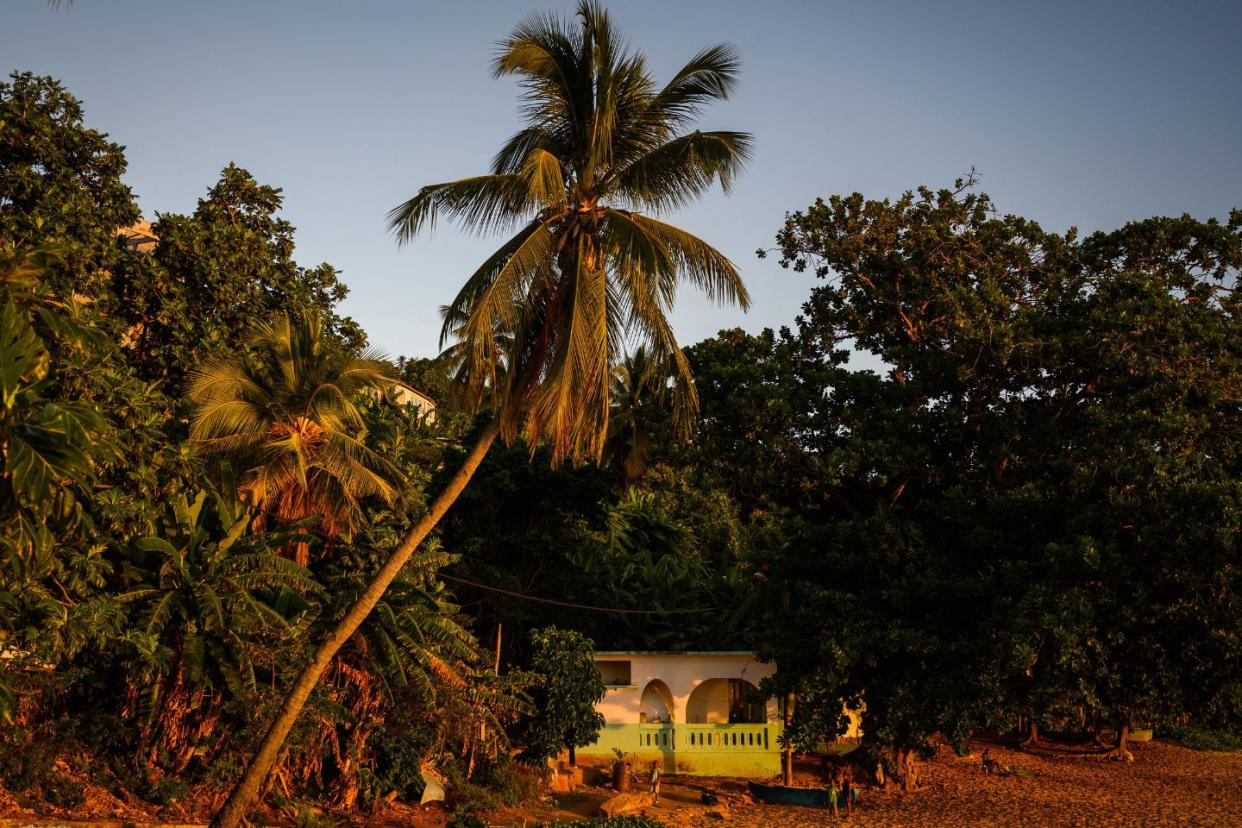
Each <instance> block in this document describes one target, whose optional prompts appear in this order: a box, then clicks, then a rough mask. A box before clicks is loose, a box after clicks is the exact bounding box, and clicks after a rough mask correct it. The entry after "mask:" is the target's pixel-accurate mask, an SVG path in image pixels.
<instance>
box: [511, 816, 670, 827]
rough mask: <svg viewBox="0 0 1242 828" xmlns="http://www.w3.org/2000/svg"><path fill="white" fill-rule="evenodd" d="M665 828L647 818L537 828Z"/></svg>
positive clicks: (619, 817) (608, 818) (606, 819)
mask: <svg viewBox="0 0 1242 828" xmlns="http://www.w3.org/2000/svg"><path fill="white" fill-rule="evenodd" d="M583 826H587V827H588V828H664V823H663V822H660V821H659V820H658V819H652V818H651V817H646V816H614V817H596V818H595V819H593V820H590V821H589V822H544V823H540V824H539V825H536V826H535V828H582V827H583Z"/></svg>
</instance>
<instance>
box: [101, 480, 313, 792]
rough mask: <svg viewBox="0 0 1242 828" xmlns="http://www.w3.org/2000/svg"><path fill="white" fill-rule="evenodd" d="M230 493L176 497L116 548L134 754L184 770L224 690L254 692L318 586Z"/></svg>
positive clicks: (307, 616)
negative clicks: (157, 522)
mask: <svg viewBox="0 0 1242 828" xmlns="http://www.w3.org/2000/svg"><path fill="white" fill-rule="evenodd" d="M250 523H251V515H250V513H249V512H248V511H247V510H246V509H245V508H243V507H242V506H241V505H240V504H239V503H236V502H235V501H231V500H230V499H229V498H227V497H226V496H222V495H218V494H217V495H211V494H209V493H208V492H205V491H204V492H199V493H198V495H197V496H196V497H195V498H194V500H193V501H188V500H186V499H185V498H184V497H178V498H175V499H174V501H173V503H172V504H170V507H169V509H168V515H167V517H166V519H165V522H164V526H163V530H162V531H161V532H160V534H158V535H155V536H151V537H145V538H139V539H136V540H135V541H133V542H132V543H130V544H128V545H126V546H125V547H124V548H123V549H122V550H121V555H120V583H121V585H122V587H123V591H122V592H121V593H120V594H119V595H118V596H117V600H118V601H119V602H120V603H122V604H123V605H125V606H126V607H127V608H128V615H129V620H130V624H129V628H128V631H127V632H126V633H125V636H124V642H125V645H126V655H127V657H128V659H129V660H130V662H131V663H132V665H133V667H132V672H131V673H130V682H131V688H132V690H131V692H134V693H135V694H136V696H137V699H138V704H137V710H138V717H137V718H138V724H139V727H140V729H141V733H142V747H141V750H142V751H143V752H145V753H149V755H146V756H142V757H141V758H140V760H139V762H140V764H141V763H142V762H147V763H150V764H152V765H156V764H164V765H171V768H172V769H173V770H175V771H177V772H180V771H181V770H183V769H184V768H185V766H186V764H188V762H189V760H190V759H191V758H192V757H193V756H194V755H195V752H196V751H197V750H198V749H199V748H200V747H201V746H202V741H203V740H205V739H207V738H208V737H209V736H210V735H211V731H212V728H213V726H214V724H215V721H216V720H217V719H218V718H219V716H220V713H221V706H222V704H223V701H224V699H225V698H226V696H227V694H232V695H234V696H238V697H245V696H248V695H251V694H253V693H255V691H256V689H257V683H258V678H257V676H256V667H255V662H256V661H259V662H260V663H261V664H263V663H267V664H270V663H272V661H273V659H274V655H273V654H274V652H275V651H276V650H278V649H279V648H280V647H283V646H287V645H288V644H290V643H292V642H293V641H295V640H296V639H297V638H298V637H299V636H300V635H301V633H302V632H303V631H304V630H305V629H306V628H307V627H308V626H309V624H310V623H311V622H312V621H313V620H314V619H315V617H316V615H317V607H316V605H315V603H313V602H314V600H315V598H316V597H318V595H319V594H320V587H319V585H318V584H317V583H316V582H315V581H314V580H313V579H312V578H311V577H310V575H309V573H307V572H306V571H305V570H304V569H303V568H302V567H300V566H298V565H297V564H296V563H294V562H292V561H289V560H285V559H283V558H281V557H279V556H278V555H277V554H276V552H275V550H276V549H278V548H279V547H280V546H281V545H283V544H284V543H287V542H288V537H287V536H283V535H277V534H264V533H253V532H251V531H250Z"/></svg>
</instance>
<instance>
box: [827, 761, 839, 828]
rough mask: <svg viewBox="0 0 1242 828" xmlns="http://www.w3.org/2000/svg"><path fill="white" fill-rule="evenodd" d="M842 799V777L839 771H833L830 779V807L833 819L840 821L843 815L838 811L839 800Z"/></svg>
mask: <svg viewBox="0 0 1242 828" xmlns="http://www.w3.org/2000/svg"><path fill="white" fill-rule="evenodd" d="M840 798H841V775H840V773H839V772H838V771H833V772H832V776H830V777H829V778H828V807H829V808H831V809H832V817H833V819H840V818H841V813H840V812H839V811H838V810H837V800H838V799H840Z"/></svg>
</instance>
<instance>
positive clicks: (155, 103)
mask: <svg viewBox="0 0 1242 828" xmlns="http://www.w3.org/2000/svg"><path fill="white" fill-rule="evenodd" d="M609 5H610V8H611V10H612V12H613V14H614V17H615V19H616V22H617V24H618V25H619V27H620V28H621V30H622V31H623V32H625V33H626V35H627V37H628V38H629V39H630V41H631V42H632V43H633V44H635V45H636V46H638V47H639V48H641V49H642V50H643V51H645V52H646V53H647V55H648V58H649V60H650V65H651V66H652V68H653V69H654V70H655V72H656V73H657V75H658V77H659V78H661V79H663V78H667V77H668V76H669V75H670V74H671V73H672V72H673V71H675V70H676V69H677V68H678V67H679V66H680V65H681V64H682V63H683V62H684V61H685V60H686V59H687V58H689V57H690V56H691V55H692V54H694V53H695V52H696V51H698V49H699V48H700V47H702V46H706V45H708V44H711V43H716V42H719V41H729V42H732V43H734V44H736V45H737V46H738V47H739V48H740V50H741V54H742V58H743V74H742V83H741V88H740V90H739V92H738V94H737V95H736V97H735V98H734V99H733V100H731V101H728V102H726V103H725V104H723V105H720V106H718V107H717V108H716V109H714V110H712V111H711V112H710V113H709V114H708V115H707V117H706V119H705V121H704V124H705V126H706V127H707V128H727V129H741V130H748V131H750V132H753V133H754V134H755V137H756V145H757V151H756V155H755V158H754V161H753V163H752V164H751V165H750V167H749V170H748V172H747V173H746V174H745V175H744V176H743V178H742V179H741V181H740V182H739V183H738V186H737V187H736V188H735V190H734V192H733V194H732V195H731V196H730V197H728V198H725V197H722V196H720V195H719V193H716V194H713V195H711V196H710V197H708V198H707V199H706V200H705V201H704V202H703V203H702V204H701V205H700V206H699V207H697V208H695V209H693V210H691V211H687V212H686V213H685V214H683V215H680V216H678V217H677V218H678V220H679V221H680V222H681V223H682V224H683V225H684V226H686V227H687V228H689V229H692V230H693V231H695V232H697V233H699V234H700V235H702V236H703V237H705V238H706V239H707V240H709V241H711V242H713V243H714V244H716V245H717V246H718V247H720V248H721V249H722V250H723V251H724V252H725V253H727V254H728V255H729V256H730V257H731V258H733V260H734V261H735V262H736V263H737V264H738V265H739V266H740V267H741V269H742V272H743V274H744V276H745V278H746V281H747V284H748V285H749V287H750V290H751V293H752V295H753V297H754V305H753V308H752V310H751V312H750V313H749V314H742V313H740V312H737V311H734V310H727V311H724V310H721V309H719V308H716V307H712V306H710V305H709V304H708V303H707V302H706V301H705V300H704V299H703V298H702V297H701V296H699V295H696V294H694V293H692V292H687V293H684V294H683V296H682V299H681V301H680V302H679V304H678V308H677V310H676V314H675V320H674V321H675V324H676V328H677V331H678V333H679V336H680V338H681V340H682V342H683V344H690V343H693V342H696V341H698V340H700V339H702V338H704V337H705V336H710V335H711V334H713V333H715V332H716V331H717V330H718V329H720V328H723V327H731V326H735V325H736V326H741V327H744V328H746V329H748V330H757V329H759V328H762V327H764V326H777V325H781V324H786V323H789V322H790V321H791V320H792V319H793V317H794V315H795V314H796V313H797V311H798V308H799V306H800V305H801V303H802V301H803V300H804V299H805V297H806V296H807V294H808V292H809V290H810V287H811V277H810V276H807V275H801V276H799V275H795V274H793V273H791V272H786V271H783V270H781V269H780V268H779V267H778V266H777V265H776V263H775V262H774V261H772V260H768V261H763V262H761V261H759V260H757V259H756V258H755V255H754V250H755V249H756V248H758V247H770V246H771V245H772V238H773V235H774V233H775V232H776V230H777V229H778V228H779V226H780V225H781V222H782V220H783V217H784V214H785V212H786V211H789V210H795V209H798V208H801V207H804V206H806V205H807V204H809V203H810V202H811V201H813V200H814V199H815V197H817V196H821V195H823V196H827V195H829V194H832V193H837V192H846V193H848V192H853V191H855V190H857V191H860V192H862V193H864V194H866V195H867V196H869V197H885V196H893V195H897V194H899V193H900V192H901V191H903V190H905V189H908V188H910V187H913V186H916V185H919V184H928V185H930V186H933V187H938V186H941V185H945V184H948V183H950V182H951V181H952V180H953V178H955V177H956V176H958V175H960V174H961V173H963V172H965V171H966V170H967V169H969V168H970V167H971V166H972V165H974V166H975V167H977V168H978V170H979V172H980V173H981V174H982V184H983V189H985V190H987V191H988V192H990V193H992V195H993V196H994V198H995V199H996V201H997V203H998V205H999V207H1000V209H1001V210H1003V211H1005V212H1013V213H1020V214H1022V215H1026V216H1028V217H1031V218H1034V219H1036V220H1038V221H1040V222H1041V223H1042V224H1043V225H1044V226H1045V227H1046V228H1049V229H1052V230H1057V231H1062V230H1064V229H1066V228H1067V227H1069V226H1071V225H1075V226H1078V227H1080V228H1082V229H1084V230H1093V229H1101V228H1112V227H1115V226H1118V225H1120V224H1122V223H1124V222H1126V221H1128V220H1131V219H1136V218H1142V217H1146V216H1151V215H1156V214H1180V213H1183V212H1189V213H1192V214H1194V215H1196V216H1199V217H1201V218H1206V217H1209V216H1218V217H1223V216H1225V215H1226V214H1227V213H1228V211H1229V209H1230V208H1232V207H1235V206H1237V207H1242V0H1223V1H1222V2H1216V3H1209V2H1194V1H1193V0H1182V2H1137V0H1136V1H1135V2H1112V3H1107V2H1090V1H1089V0H1078V2H1044V1H1041V2H1018V0H1013V2H1005V1H1004V0H980V2H973V3H968V2H948V1H947V0H939V1H938V2H932V1H931V0H926V1H925V2H881V1H880V0H873V1H872V2H829V0H824V2H795V0H763V2H729V0H614V2H612V3H611V4H609ZM572 6H573V4H572V2H571V1H570V0H518V1H517V2H490V3H486V2H476V1H474V0H471V1H470V2H467V1H466V0H457V1H456V2H451V1H450V0H443V1H442V2H441V1H438V2H431V1H430V0H426V1H425V2H314V1H313V0H281V1H280V2H276V1H275V0H271V1H268V0H264V1H263V2H260V0H251V1H250V2H246V1H245V0H197V2H189V0H150V2H138V1H137V0H133V2H127V1H126V0H76V2H74V3H72V4H68V5H65V6H64V7H62V8H61V9H60V10H59V11H53V10H51V9H49V8H48V6H47V4H46V3H44V2H43V0H0V68H3V69H4V70H5V71H6V73H7V71H8V70H11V69H21V70H31V71H34V72H37V73H41V74H49V75H53V76H55V77H57V78H59V79H61V80H62V81H64V82H65V83H66V85H67V86H68V88H69V89H70V90H71V91H72V92H74V93H75V94H76V95H77V96H78V97H80V98H81V99H82V100H83V101H84V103H85V107H86V113H87V120H88V123H89V124H90V125H91V126H93V127H95V128H97V129H100V130H103V131H106V132H108V133H109V134H110V135H111V136H112V138H113V139H114V140H116V141H118V142H119V143H121V144H124V145H125V146H126V147H127V148H128V149H127V154H128V158H129V173H128V175H127V177H126V180H127V181H128V183H129V184H130V186H131V187H132V188H133V190H134V192H135V193H136V194H137V196H138V199H139V202H140V203H141V205H142V207H143V210H144V211H145V213H146V215H147V216H148V217H150V216H152V215H153V214H154V213H155V212H156V211H165V212H169V211H177V212H188V211H190V210H192V209H193V207H194V204H195V202H196V200H197V199H198V198H199V197H200V196H201V195H202V194H203V193H204V192H205V191H206V189H207V187H208V186H210V185H211V184H212V183H214V181H215V180H216V178H217V176H218V173H219V171H220V169H221V168H222V167H224V166H225V165H226V164H228V163H229V162H230V161H235V162H237V163H238V164H240V165H241V166H243V167H246V168H247V169H249V170H250V171H251V172H252V173H254V174H255V176H256V177H257V178H258V179H259V181H260V182H262V183H265V184H271V185H274V186H279V187H282V188H284V193H285V197H286V202H285V214H286V216H287V218H288V219H289V220H291V221H292V222H293V223H294V224H295V225H296V226H297V228H298V237H297V241H298V260H299V261H300V262H302V263H303V264H306V265H313V264H317V263H319V262H321V261H328V262H331V263H332V264H333V265H335V266H336V267H337V268H339V269H340V270H342V271H343V278H344V279H345V281H346V282H347V283H348V284H349V286H350V288H351V290H352V293H351V296H350V298H349V299H348V300H347V303H346V306H345V310H346V312H347V313H349V314H351V315H353V316H354V317H355V318H357V319H358V320H359V321H360V322H361V323H362V324H363V326H364V327H365V328H366V329H367V331H368V332H369V333H370V335H371V339H372V341H373V342H374V343H375V344H376V345H378V346H380V347H382V348H384V349H385V350H387V351H388V352H389V353H391V354H393V355H396V354H407V355H420V356H422V355H430V354H432V353H434V352H435V350H436V339H437V334H438V329H439V320H438V308H439V306H440V305H441V304H443V303H445V302H447V301H448V300H449V299H450V298H451V297H452V295H453V293H454V292H455V290H456V288H457V286H458V285H459V284H460V283H461V282H462V280H463V279H464V278H465V277H466V276H467V275H468V274H469V273H470V272H471V271H472V270H473V269H474V267H475V266H476V265H477V264H478V263H479V262H480V261H481V260H482V258H483V257H484V256H485V255H486V254H487V253H489V252H490V251H491V249H493V248H494V246H495V244H496V243H497V242H498V240H497V239H487V238H484V239H480V238H477V237H471V236H463V235H461V234H459V233H458V232H457V231H456V230H454V229H451V228H449V227H448V226H447V225H442V226H441V227H440V228H439V229H438V230H437V233H436V234H435V236H433V237H432V238H430V239H427V238H420V239H419V240H417V241H415V242H414V243H413V244H412V245H410V246H408V247H406V248H404V249H398V248H397V246H396V244H395V243H394V241H393V240H392V238H391V237H390V236H389V235H388V234H387V233H386V232H385V228H384V214H385V213H386V212H387V210H388V209H389V208H391V207H393V206H394V205H395V204H397V203H398V202H400V201H402V200H404V199H405V198H407V197H409V196H410V195H412V194H413V193H414V192H415V191H416V190H417V189H418V188H419V187H420V186H422V185H424V184H428V183H433V182H438V181H442V180H446V179H452V178H457V177H461V176H465V175H471V174H476V173H479V172H482V171H484V169H485V167H486V165H487V163H488V161H489V160H490V158H491V156H492V154H493V153H494V151H495V150H496V148H497V147H498V146H499V144H500V142H501V141H502V140H503V139H504V138H505V137H507V136H508V134H509V133H511V132H512V131H513V130H514V129H515V127H516V124H517V119H516V114H515V100H516V98H515V88H514V85H513V83H512V82H511V81H508V80H504V81H497V80H493V79H492V78H491V76H490V73H489V70H488V65H489V60H490V58H491V56H492V54H493V51H494V49H495V43H496V42H497V41H498V40H499V39H500V38H502V37H503V36H504V35H505V34H507V33H508V31H509V30H510V28H511V27H512V25H513V24H514V23H515V22H516V21H518V20H519V19H520V18H521V17H523V16H524V15H525V14H527V13H528V12H530V11H533V10H556V11H560V12H563V13H566V14H568V13H570V12H571V11H572Z"/></svg>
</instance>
